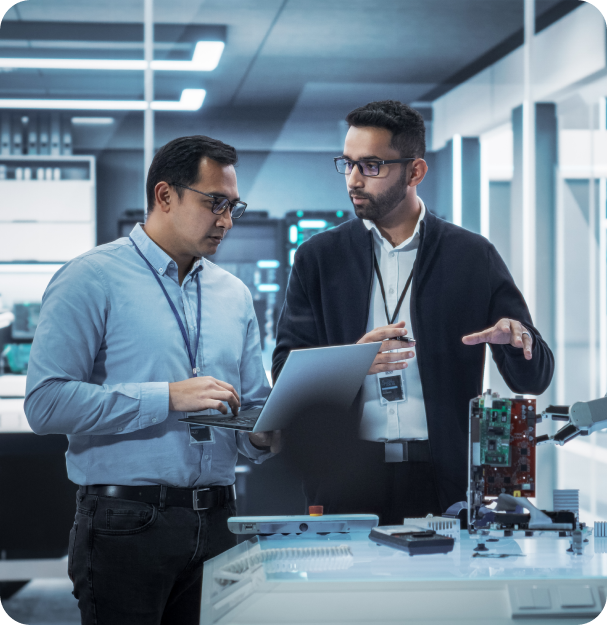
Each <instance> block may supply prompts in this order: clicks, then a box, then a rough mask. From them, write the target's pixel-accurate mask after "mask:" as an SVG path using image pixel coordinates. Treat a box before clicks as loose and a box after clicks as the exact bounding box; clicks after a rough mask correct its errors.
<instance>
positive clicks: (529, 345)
mask: <svg viewBox="0 0 607 625" xmlns="http://www.w3.org/2000/svg"><path fill="white" fill-rule="evenodd" d="M523 350H524V351H523V353H524V354H525V360H531V359H532V358H533V339H532V338H531V336H530V335H529V334H523Z"/></svg>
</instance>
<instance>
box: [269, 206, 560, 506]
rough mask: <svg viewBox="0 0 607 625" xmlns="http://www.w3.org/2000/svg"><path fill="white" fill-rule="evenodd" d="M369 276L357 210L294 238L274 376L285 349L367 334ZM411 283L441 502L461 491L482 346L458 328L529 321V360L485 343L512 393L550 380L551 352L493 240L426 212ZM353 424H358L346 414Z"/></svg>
mask: <svg viewBox="0 0 607 625" xmlns="http://www.w3.org/2000/svg"><path fill="white" fill-rule="evenodd" d="M372 278H373V246H372V233H371V232H370V231H369V230H367V228H366V227H365V225H364V224H363V223H362V221H361V220H360V219H352V220H351V221H348V222H346V223H344V224H342V225H341V226H339V227H337V228H334V229H332V230H329V231H327V232H323V233H321V234H317V235H315V236H313V237H312V238H311V239H310V240H309V241H307V242H306V243H304V244H303V245H301V247H300V248H299V249H298V250H297V253H296V254H295V262H294V265H293V268H292V271H291V275H290V278H289V283H288V287H287V293H286V300H285V304H284V306H283V309H282V312H281V314H280V318H279V321H278V330H277V342H276V349H275V351H274V355H273V364H272V375H273V377H274V379H276V378H277V377H278V375H279V374H280V370H281V369H282V366H283V364H284V362H285V360H286V358H287V356H288V354H289V351H290V350H291V349H294V348H302V347H317V346H327V345H344V344H350V343H356V342H357V341H358V340H359V339H360V338H361V337H362V336H363V335H364V334H365V333H366V328H367V321H368V316H369V306H370V301H371V287H372ZM411 288H412V292H411V320H412V325H413V328H414V330H415V332H414V336H415V339H416V341H417V345H416V358H417V360H418V365H419V373H420V378H421V384H422V390H423V396H424V403H425V406H426V417H427V421H428V437H429V441H430V447H431V453H432V460H433V464H434V467H435V471H436V478H437V484H438V490H439V498H440V503H441V506H442V508H443V510H445V509H446V508H447V507H448V506H449V505H451V504H453V503H455V502H456V501H461V500H464V499H465V498H466V481H467V461H466V457H467V447H468V402H469V401H470V399H472V398H473V397H475V396H477V395H480V394H481V392H482V377H483V366H484V355H485V349H484V347H485V346H484V344H481V345H474V346H468V345H464V344H463V343H462V340H461V339H462V337H463V336H465V335H467V334H471V333H473V332H478V331H481V330H484V329H486V328H489V327H490V326H492V325H494V324H495V323H496V322H497V321H498V320H499V319H501V318H503V317H506V318H509V319H515V320H517V321H520V322H521V323H522V324H523V325H524V326H525V327H526V328H527V329H528V330H529V333H530V334H531V335H532V337H533V358H532V360H530V361H527V360H525V358H524V356H523V350H522V349H518V348H514V347H511V346H510V345H491V350H492V352H493V358H494V360H495V362H496V364H497V367H498V369H499V371H500V373H501V374H502V376H503V378H504V380H505V381H506V384H507V385H508V387H509V388H510V389H511V390H512V391H513V392H514V393H530V394H534V395H539V394H540V393H543V392H544V391H545V390H546V388H547V387H548V385H549V384H550V381H551V379H552V374H553V370H554V358H553V356H552V352H551V351H550V348H549V347H548V345H547V344H546V343H545V342H544V340H543V339H542V337H541V336H540V334H539V332H538V331H537V329H536V328H535V327H534V326H533V324H532V321H531V316H530V314H529V310H528V309H527V305H526V304H525V300H524V299H523V296H522V294H521V292H520V291H519V290H518V289H517V287H516V285H515V284H514V281H513V279H512V276H511V275H510V272H509V271H508V269H507V267H506V265H505V264H504V261H503V260H502V259H501V257H500V256H499V254H498V253H497V251H496V249H495V247H494V246H493V245H492V244H491V243H489V241H487V239H485V238H484V237H482V236H480V235H478V234H474V233H472V232H469V231H468V230H465V229H463V228H460V227H458V226H454V225H453V224H450V223H448V222H445V221H443V220H441V219H439V218H437V217H436V216H434V215H433V214H431V213H430V212H429V211H428V212H426V216H425V218H424V220H423V221H422V222H421V224H420V244H419V248H418V252H417V260H416V263H415V270H414V275H413V283H412V287H411ZM409 331H411V330H410V329H409ZM353 412H354V411H353ZM357 412H359V411H357ZM357 416H358V415H357ZM352 427H353V428H357V427H358V421H357V420H356V419H354V418H353V420H352Z"/></svg>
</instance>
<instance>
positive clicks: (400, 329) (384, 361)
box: [357, 321, 415, 375]
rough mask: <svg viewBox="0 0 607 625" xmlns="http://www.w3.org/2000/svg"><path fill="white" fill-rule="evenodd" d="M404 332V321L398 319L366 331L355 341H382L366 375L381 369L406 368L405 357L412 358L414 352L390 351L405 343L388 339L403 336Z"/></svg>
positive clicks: (399, 347) (405, 332)
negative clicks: (395, 321)
mask: <svg viewBox="0 0 607 625" xmlns="http://www.w3.org/2000/svg"><path fill="white" fill-rule="evenodd" d="M406 334H407V330H405V322H404V321H399V322H398V323H393V324H391V325H389V326H382V327H379V328H375V329H374V330H371V332H367V334H365V335H364V336H363V337H362V338H361V339H360V341H357V343H377V342H378V341H383V342H382V344H381V347H380V349H379V352H378V353H377V356H375V359H374V360H373V364H372V365H371V368H370V369H369V373H367V375H373V374H374V373H380V372H382V371H396V370H398V369H406V367H407V363H406V362H405V359H408V358H413V356H415V352H407V351H399V352H392V350H394V349H399V350H401V349H403V347H406V346H407V344H406V343H401V342H400V341H396V340H390V339H392V338H393V337H395V336H405V335H406ZM385 352H388V353H385Z"/></svg>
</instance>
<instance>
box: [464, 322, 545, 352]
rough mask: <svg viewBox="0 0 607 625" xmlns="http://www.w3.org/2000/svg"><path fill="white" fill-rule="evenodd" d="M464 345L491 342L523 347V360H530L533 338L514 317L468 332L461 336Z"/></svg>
mask: <svg viewBox="0 0 607 625" xmlns="http://www.w3.org/2000/svg"><path fill="white" fill-rule="evenodd" d="M462 343H464V345H478V344H479V343H493V344H494V345H512V346H513V347H520V348H521V349H523V350H524V351H523V353H524V355H525V360H531V358H532V357H533V356H532V348H533V339H532V338H531V334H529V331H528V330H527V329H526V328H525V326H524V325H523V324H522V323H520V322H519V321H514V319H500V320H499V321H498V322H497V323H496V324H495V325H494V326H493V327H492V328H488V329H487V330H483V331H482V332H476V333H474V334H468V336H464V337H463V338H462Z"/></svg>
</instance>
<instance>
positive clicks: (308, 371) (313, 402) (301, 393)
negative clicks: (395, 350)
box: [253, 343, 381, 432]
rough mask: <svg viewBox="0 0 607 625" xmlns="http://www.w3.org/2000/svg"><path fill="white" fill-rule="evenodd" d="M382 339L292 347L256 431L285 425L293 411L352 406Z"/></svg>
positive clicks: (275, 428)
mask: <svg viewBox="0 0 607 625" xmlns="http://www.w3.org/2000/svg"><path fill="white" fill-rule="evenodd" d="M380 346H381V343H361V344H356V345H339V346H335V347H316V348H311V349H296V350H293V351H292V352H291V353H290V354H289V357H288V358H287V361H286V362H285V364H284V367H283V369H282V371H281V373H280V376H279V378H278V380H277V382H276V384H275V385H274V388H273V389H272V392H271V393H270V396H269V397H268V400H267V401H266V403H265V405H264V407H263V410H262V412H261V415H260V417H259V419H258V420H257V423H256V424H255V427H254V428H253V432H269V431H271V430H281V429H284V428H285V427H286V426H287V425H288V424H289V421H290V419H291V417H292V415H293V414H294V413H299V412H301V411H303V410H305V409H306V408H308V407H309V408H312V407H314V406H318V405H323V406H336V407H339V408H349V407H350V406H351V404H352V402H353V401H354V398H355V397H356V394H357V393H358V391H359V390H360V387H361V386H362V384H363V382H364V380H365V376H366V375H367V372H368V371H369V369H370V368H371V365H372V364H373V360H374V358H375V356H376V355H377V352H378V351H379V348H380Z"/></svg>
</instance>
